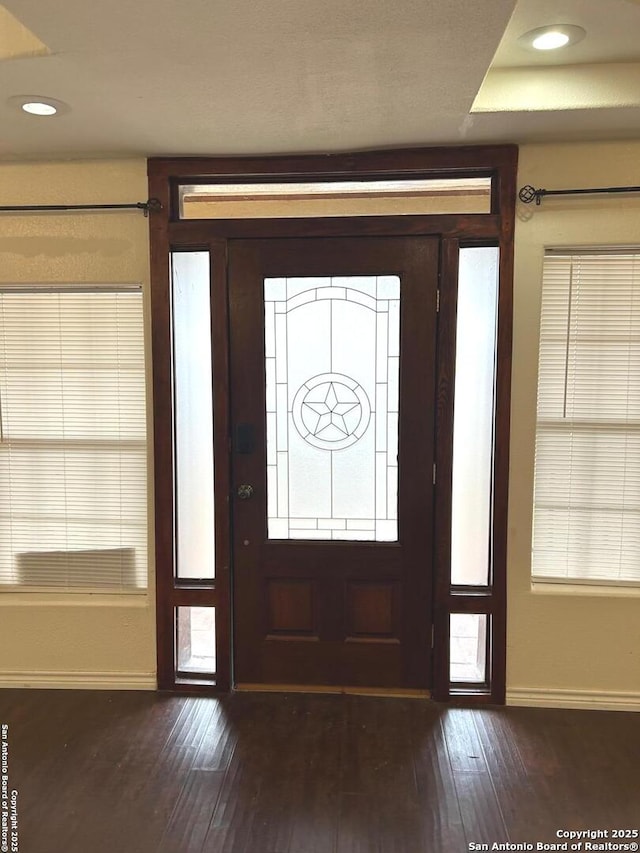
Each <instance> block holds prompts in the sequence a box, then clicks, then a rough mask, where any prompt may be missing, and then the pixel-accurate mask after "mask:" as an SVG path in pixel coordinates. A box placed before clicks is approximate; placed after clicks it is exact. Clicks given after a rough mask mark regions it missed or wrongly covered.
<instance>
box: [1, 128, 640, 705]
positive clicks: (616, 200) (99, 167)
mask: <svg viewBox="0 0 640 853" xmlns="http://www.w3.org/2000/svg"><path fill="white" fill-rule="evenodd" d="M638 163H640V143H620V144H613V143H607V144H584V145H575V144H572V145H556V146H543V145H540V146H525V147H523V148H522V149H521V155H520V176H519V185H522V184H524V183H531V184H533V185H534V186H543V187H548V188H552V187H563V186H597V185H606V184H637V183H640V181H639V180H638ZM145 172H146V169H145V163H144V162H143V161H113V162H85V163H58V164H21V165H3V166H1V167H0V204H16V203H17V204H30V203H31V204H46V203H52V204H53V203H87V202H99V201H104V202H121V201H137V200H140V199H144V198H146V196H147V186H146V177H145ZM519 214H520V215H519V218H518V221H517V226H516V274H515V312H514V351H513V405H512V444H511V459H512V463H511V484H510V509H509V513H510V514H509V618H508V658H507V660H508V669H507V686H508V695H509V700H510V701H511V702H519V703H524V704H532V703H540V704H554V703H555V704H565V705H571V704H576V705H581V704H586V705H597V704H600V705H602V704H607V703H609V704H610V705H611V706H612V707H633V706H634V703H635V707H638V706H639V703H640V593H634V592H633V591H623V592H617V593H615V592H604V593H602V592H598V591H596V590H593V589H591V590H588V589H584V588H580V589H574V590H571V589H563V590H559V589H557V588H551V589H546V590H545V589H537V590H532V589H531V583H530V578H529V572H530V542H531V512H532V489H533V452H534V433H535V401H536V372H537V347H538V323H539V312H540V282H541V272H542V258H543V250H544V246H546V245H569V244H571V245H577V244H578V245H579V244H592V243H602V244H615V243H634V244H638V243H640V198H637V199H636V198H629V197H622V198H621V197H600V198H581V199H578V200H575V199H571V200H570V199H565V200H547V201H545V202H544V203H543V204H542V206H541V207H539V208H535V207H533V206H529V207H524V206H522V207H521V208H520V210H519ZM0 260H1V264H0V280H2V281H79V282H80V281H82V282H101V281H121V282H125V281H126V282H129V281H142V282H143V285H144V288H145V293H146V295H147V302H146V305H147V309H148V275H149V271H148V232H147V221H146V220H145V218H144V217H143V216H142V215H141V214H140V213H137V212H131V213H114V214H111V213H106V214H82V215H74V214H62V215H51V214H47V215H40V216H38V215H20V216H3V217H2V218H1V219H0ZM147 320H148V311H147ZM150 563H151V566H153V536H150ZM153 588H154V577H153V571H151V572H150V590H151V591H152V590H153ZM0 643H1V645H2V649H3V659H2V663H1V664H0V684H19V683H31V684H52V685H73V684H74V683H75V682H76V681H77V682H78V683H83V682H84V683H87V684H90V685H95V686H99V685H105V686H109V685H111V684H114V685H116V684H117V685H121V686H123V685H130V686H153V684H154V683H155V680H154V678H155V676H154V673H155V627H154V600H153V593H152V592H151V593H150V594H149V595H148V596H145V595H142V596H129V597H123V596H108V595H103V596H95V597H91V598H89V597H87V596H65V595H58V596H45V595H26V594H12V593H0Z"/></svg>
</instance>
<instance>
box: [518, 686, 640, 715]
mask: <svg viewBox="0 0 640 853" xmlns="http://www.w3.org/2000/svg"><path fill="white" fill-rule="evenodd" d="M507 705H517V706H520V707H528V708H578V709H579V708H583V709H585V710H593V711H640V692H635V691H634V692H632V693H622V692H618V691H611V692H603V691H599V690H547V689H545V688H543V687H512V688H511V689H508V690H507Z"/></svg>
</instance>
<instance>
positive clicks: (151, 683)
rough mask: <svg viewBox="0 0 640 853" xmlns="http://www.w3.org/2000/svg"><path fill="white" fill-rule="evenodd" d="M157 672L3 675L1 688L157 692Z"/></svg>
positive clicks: (1, 676)
mask: <svg viewBox="0 0 640 853" xmlns="http://www.w3.org/2000/svg"><path fill="white" fill-rule="evenodd" d="M157 686H158V684H157V680H156V674H155V672H78V671H74V672H53V671H51V670H47V671H37V670H31V671H29V672H0V688H3V687H13V688H18V687H40V688H47V689H52V690H156V689H157Z"/></svg>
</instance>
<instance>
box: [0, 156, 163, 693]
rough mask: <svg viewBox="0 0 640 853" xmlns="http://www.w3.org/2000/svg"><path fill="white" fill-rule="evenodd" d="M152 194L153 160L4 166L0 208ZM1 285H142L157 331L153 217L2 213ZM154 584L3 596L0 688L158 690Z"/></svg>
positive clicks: (0, 169)
mask: <svg viewBox="0 0 640 853" xmlns="http://www.w3.org/2000/svg"><path fill="white" fill-rule="evenodd" d="M147 195H148V191H147V181H146V163H145V161H144V160H138V161H126V160H121V161H113V162H83V163H79V162H76V163H55V164H47V163H37V164H18V165H16V164H6V165H2V166H0V205H11V204H91V203H98V202H100V203H120V202H129V201H141V200H144V199H146V198H147ZM0 281H3V282H21V281H24V282H93V283H100V282H142V284H143V288H144V292H145V312H146V321H147V330H148V328H149V323H148V318H149V310H148V309H149V243H148V229H147V220H146V219H145V218H144V216H143V215H142V213H141V212H139V211H131V212H114V213H111V212H108V213H82V214H73V213H63V214H19V215H15V216H14V215H7V214H3V215H2V216H1V218H0ZM148 338H149V336H148V334H147V339H148ZM149 367H150V365H149ZM148 375H150V371H148ZM148 388H149V386H148ZM149 394H150V388H149ZM150 434H151V432H150ZM149 481H150V482H151V469H150V477H149ZM151 521H152V519H151V518H150V524H151ZM150 565H151V566H153V537H152V536H150ZM154 586H155V582H154V575H153V571H151V572H150V578H149V593H148V594H146V595H144V594H143V595H130V596H124V595H96V596H88V595H70V594H56V595H49V594H39V593H32V594H26V593H11V592H0V646H1V647H2V661H1V663H0V685H18V684H42V685H51V686H53V685H58V686H73V685H75V684H76V683H83V682H84V683H86V684H89V685H92V686H106V687H109V686H112V685H113V686H125V685H126V686H132V687H150V688H152V687H154V686H155V683H156V682H155V600H154Z"/></svg>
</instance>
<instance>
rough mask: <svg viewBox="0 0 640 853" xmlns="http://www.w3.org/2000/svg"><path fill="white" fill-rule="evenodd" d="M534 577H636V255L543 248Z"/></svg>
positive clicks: (639, 428)
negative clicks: (558, 251) (556, 251)
mask: <svg viewBox="0 0 640 853" xmlns="http://www.w3.org/2000/svg"><path fill="white" fill-rule="evenodd" d="M532 574H533V578H534V579H536V578H538V579H540V580H547V579H553V580H558V579H560V580H564V581H569V582H575V581H583V582H584V581H587V582H588V581H591V582H600V583H619V582H626V583H633V582H640V254H638V253H637V252H633V251H627V250H625V251H624V252H622V251H621V252H619V253H615V254H614V253H607V254H604V253H599V254H596V253H588V252H582V253H578V252H576V253H572V254H549V255H547V256H546V257H545V262H544V278H543V291H542V318H541V330H540V362H539V377H538V419H537V429H536V471H535V496H534V532H533V569H532Z"/></svg>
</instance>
